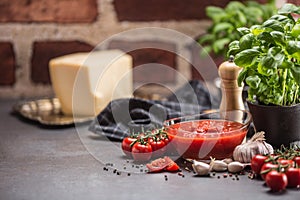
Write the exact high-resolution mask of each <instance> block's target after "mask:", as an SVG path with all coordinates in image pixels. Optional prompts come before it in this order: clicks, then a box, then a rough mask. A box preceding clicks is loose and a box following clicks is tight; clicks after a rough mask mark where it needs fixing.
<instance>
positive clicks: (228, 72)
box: [219, 57, 245, 111]
mask: <svg viewBox="0 0 300 200" xmlns="http://www.w3.org/2000/svg"><path fill="white" fill-rule="evenodd" d="M241 70H242V68H241V67H239V66H237V65H235V64H234V62H233V57H230V58H229V60H228V61H225V62H223V63H222V64H221V65H220V66H219V76H220V78H221V91H222V99H221V104H220V108H219V109H220V111H230V110H245V106H244V102H243V98H242V92H243V86H241V87H240V86H239V85H238V81H237V79H238V76H239V73H240V71H241Z"/></svg>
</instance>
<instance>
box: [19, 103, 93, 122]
mask: <svg viewBox="0 0 300 200" xmlns="http://www.w3.org/2000/svg"><path fill="white" fill-rule="evenodd" d="M13 110H14V111H15V112H16V113H18V114H20V115H21V116H23V117H24V118H27V119H30V120H33V121H37V122H39V123H41V124H43V125H51V126H64V125H72V124H75V123H84V122H89V121H92V120H93V119H94V117H77V116H76V118H74V117H73V116H72V115H65V114H63V113H62V111H61V105H60V102H59V100H58V99H57V98H45V99H39V100H32V101H26V102H20V103H17V104H15V105H14V106H13Z"/></svg>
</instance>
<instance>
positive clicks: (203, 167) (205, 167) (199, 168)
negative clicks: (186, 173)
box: [192, 160, 211, 176]
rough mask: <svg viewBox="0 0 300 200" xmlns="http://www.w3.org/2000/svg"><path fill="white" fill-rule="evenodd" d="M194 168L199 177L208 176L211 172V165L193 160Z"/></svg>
mask: <svg viewBox="0 0 300 200" xmlns="http://www.w3.org/2000/svg"><path fill="white" fill-rule="evenodd" d="M192 167H193V169H194V171H195V172H196V173H197V174H198V175H199V176H206V175H208V174H209V172H210V171H211V165H209V164H207V163H204V162H199V161H196V160H193V164H192Z"/></svg>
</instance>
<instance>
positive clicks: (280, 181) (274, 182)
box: [266, 170, 288, 192]
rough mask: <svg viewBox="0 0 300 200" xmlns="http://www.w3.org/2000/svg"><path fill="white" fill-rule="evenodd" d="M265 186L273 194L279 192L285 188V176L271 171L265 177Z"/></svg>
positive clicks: (286, 182)
mask: <svg viewBox="0 0 300 200" xmlns="http://www.w3.org/2000/svg"><path fill="white" fill-rule="evenodd" d="M266 184H267V186H269V187H270V188H271V190H272V191H273V192H279V191H282V190H284V189H285V188H286V186H287V184H288V179H287V176H286V174H284V173H280V172H278V171H276V170H272V171H270V172H269V173H268V174H267V176H266Z"/></svg>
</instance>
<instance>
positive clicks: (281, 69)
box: [228, 4, 300, 147]
mask: <svg viewBox="0 0 300 200" xmlns="http://www.w3.org/2000/svg"><path fill="white" fill-rule="evenodd" d="M295 14H296V15H297V14H298V15H299V14H300V7H298V6H295V5H293V4H285V5H284V6H283V7H282V8H281V9H280V10H279V11H278V13H277V14H275V15H273V16H272V17H270V18H269V19H267V20H266V21H264V22H263V23H262V24H261V25H253V26H251V27H250V28H246V27H243V28H238V31H239V32H240V33H241V34H242V37H241V38H240V39H239V40H236V41H233V42H231V43H230V44H229V51H228V55H234V56H235V58H234V62H235V64H237V65H238V66H240V67H242V68H243V69H242V71H241V72H240V74H239V77H238V83H239V85H242V83H243V82H244V83H246V84H247V86H248V91H247V92H248V99H247V100H248V106H249V109H250V112H251V113H252V115H253V121H254V125H255V127H256V129H260V130H263V131H265V132H266V138H267V139H268V140H269V142H270V143H271V144H273V145H274V146H276V147H279V146H280V145H281V144H284V145H288V144H289V143H291V142H295V141H299V140H300V123H299V122H300V18H299V19H298V20H296V19H295V18H294V17H293V16H294V15H295ZM257 115H258V116H257Z"/></svg>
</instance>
